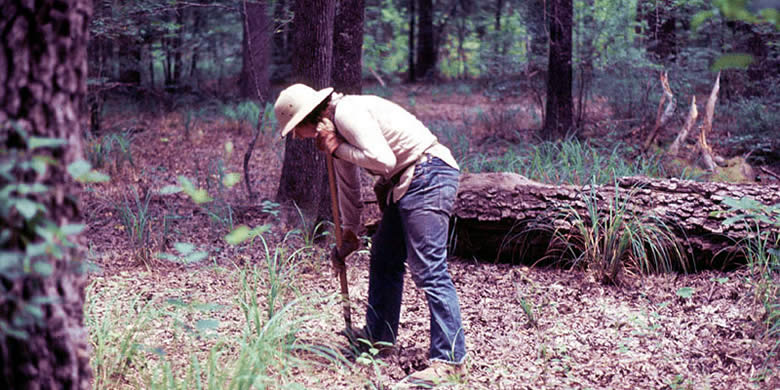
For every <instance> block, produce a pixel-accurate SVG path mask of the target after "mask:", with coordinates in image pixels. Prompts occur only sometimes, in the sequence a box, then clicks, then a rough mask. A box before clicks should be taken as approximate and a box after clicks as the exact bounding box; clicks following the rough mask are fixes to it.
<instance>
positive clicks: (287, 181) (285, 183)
mask: <svg viewBox="0 0 780 390" xmlns="http://www.w3.org/2000/svg"><path fill="white" fill-rule="evenodd" d="M335 11H336V7H335V0H296V1H295V5H294V13H295V19H294V20H293V27H292V29H293V31H294V35H293V41H292V50H293V55H292V58H293V75H294V77H295V81H296V82H301V83H304V84H306V85H308V86H310V87H312V88H314V89H322V88H326V87H328V86H330V83H331V69H332V66H333V57H332V55H333V19H334V17H335ZM276 198H277V202H279V203H281V204H287V205H289V204H290V203H291V202H295V204H297V205H298V207H299V208H300V209H301V212H302V213H303V215H304V217H305V219H306V222H307V223H309V224H311V226H314V225H315V224H316V223H317V221H320V220H323V219H327V218H329V216H330V192H329V189H328V178H327V174H326V169H325V155H324V154H323V153H322V152H320V151H319V150H317V148H316V147H315V146H314V140H311V139H305V140H293V139H292V133H291V134H289V135H288V136H287V140H286V141H285V146H284V164H283V166H282V176H281V179H280V182H279V190H278V191H277V194H276ZM311 226H310V227H311Z"/></svg>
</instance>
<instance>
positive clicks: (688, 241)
mask: <svg viewBox="0 0 780 390" xmlns="http://www.w3.org/2000/svg"><path fill="white" fill-rule="evenodd" d="M593 190H594V191H593V193H594V194H595V197H596V198H597V199H598V204H599V205H602V202H604V201H605V200H608V199H615V191H618V192H619V193H620V196H621V197H623V196H628V195H629V194H632V196H631V197H630V198H629V200H628V208H629V209H631V210H632V211H634V212H637V213H642V214H648V213H654V214H655V215H656V216H658V217H659V218H660V219H661V220H663V221H664V222H665V223H666V224H667V225H668V226H670V227H672V228H673V232H674V233H675V235H676V236H677V237H678V239H679V244H680V245H681V246H682V248H683V249H684V250H685V252H686V255H687V256H688V258H689V260H693V261H694V262H695V266H696V267H697V269H701V268H722V267H724V266H728V265H729V263H730V262H731V261H736V262H739V261H740V259H743V260H744V255H742V254H740V253H739V252H738V251H737V250H736V246H735V243H737V242H738V241H739V240H741V239H743V238H744V237H746V236H747V234H748V232H747V231H746V229H745V227H744V226H743V225H742V224H735V225H732V226H725V225H724V224H723V221H724V220H725V219H726V218H728V217H729V216H731V215H729V214H726V213H721V214H714V212H724V211H726V210H728V207H727V206H726V205H724V204H723V200H724V198H726V197H731V198H737V199H739V198H741V197H743V196H748V197H751V198H754V199H756V200H757V201H759V202H761V203H763V204H765V205H774V204H777V203H780V185H758V184H730V183H707V182H694V181H687V180H678V179H650V178H647V177H624V178H620V179H618V181H617V183H616V185H604V186H596V187H594V188H593ZM590 196H592V195H591V187H590V186H573V185H553V184H544V183H539V182H536V181H533V180H529V179H527V178H525V177H524V176H521V175H518V174H513V173H478V174H463V175H462V176H461V182H460V188H459V190H458V195H457V199H456V201H455V207H454V211H453V217H454V223H453V228H454V233H455V237H456V241H455V244H454V245H455V248H454V253H455V254H457V255H460V256H464V257H470V256H476V257H478V258H480V259H483V260H490V259H495V260H501V261H512V262H523V263H534V262H536V261H538V260H539V259H541V258H542V257H543V256H544V254H545V252H546V251H547V249H548V245H549V244H550V240H551V238H552V235H553V233H552V226H563V225H565V221H564V220H563V218H564V215H563V212H564V210H567V209H568V208H569V207H571V208H572V209H574V210H576V212H578V213H580V215H582V216H583V218H587V214H586V210H585V207H586V203H585V200H586V197H590ZM600 209H603V206H600ZM774 229H776V228H774Z"/></svg>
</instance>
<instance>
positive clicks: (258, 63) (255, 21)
mask: <svg viewBox="0 0 780 390" xmlns="http://www.w3.org/2000/svg"><path fill="white" fill-rule="evenodd" d="M243 7H244V8H245V9H244V20H243V25H244V40H243V55H242V58H243V66H242V68H241V77H240V78H239V87H240V90H241V96H242V97H244V98H249V99H258V100H260V101H266V100H270V98H269V96H268V95H269V90H270V83H269V74H270V67H271V32H272V28H273V21H272V20H271V19H270V18H269V17H268V13H267V9H266V3H265V2H263V1H260V2H254V1H252V2H249V1H246V0H244V1H243Z"/></svg>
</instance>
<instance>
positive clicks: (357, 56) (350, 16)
mask: <svg viewBox="0 0 780 390" xmlns="http://www.w3.org/2000/svg"><path fill="white" fill-rule="evenodd" d="M336 8H337V9H336V20H335V22H334V23H335V26H334V29H335V30H334V34H333V88H335V89H336V90H337V91H339V92H343V93H346V94H352V95H358V94H360V93H361V92H362V82H361V81H362V78H363V77H362V76H363V66H362V64H363V60H362V50H363V14H364V12H363V11H364V8H365V5H364V0H342V1H340V2H339V3H338V6H337V7H336Z"/></svg>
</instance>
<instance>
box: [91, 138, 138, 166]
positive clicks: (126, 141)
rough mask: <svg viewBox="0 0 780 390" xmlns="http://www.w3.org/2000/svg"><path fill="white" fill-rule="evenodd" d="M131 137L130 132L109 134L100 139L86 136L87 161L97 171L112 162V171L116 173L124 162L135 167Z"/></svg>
mask: <svg viewBox="0 0 780 390" xmlns="http://www.w3.org/2000/svg"><path fill="white" fill-rule="evenodd" d="M132 142H133V136H132V134H131V133H130V132H119V133H110V134H106V135H104V136H102V137H98V138H95V137H91V136H90V135H89V134H88V135H87V147H86V155H87V160H89V162H90V163H91V164H92V166H94V167H95V168H97V169H100V168H103V167H104V166H105V165H106V164H107V163H110V162H113V170H114V171H115V172H118V171H120V170H121V169H122V167H123V165H124V163H125V162H127V163H129V164H130V166H132V167H135V162H133V153H132V149H131V146H132Z"/></svg>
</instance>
